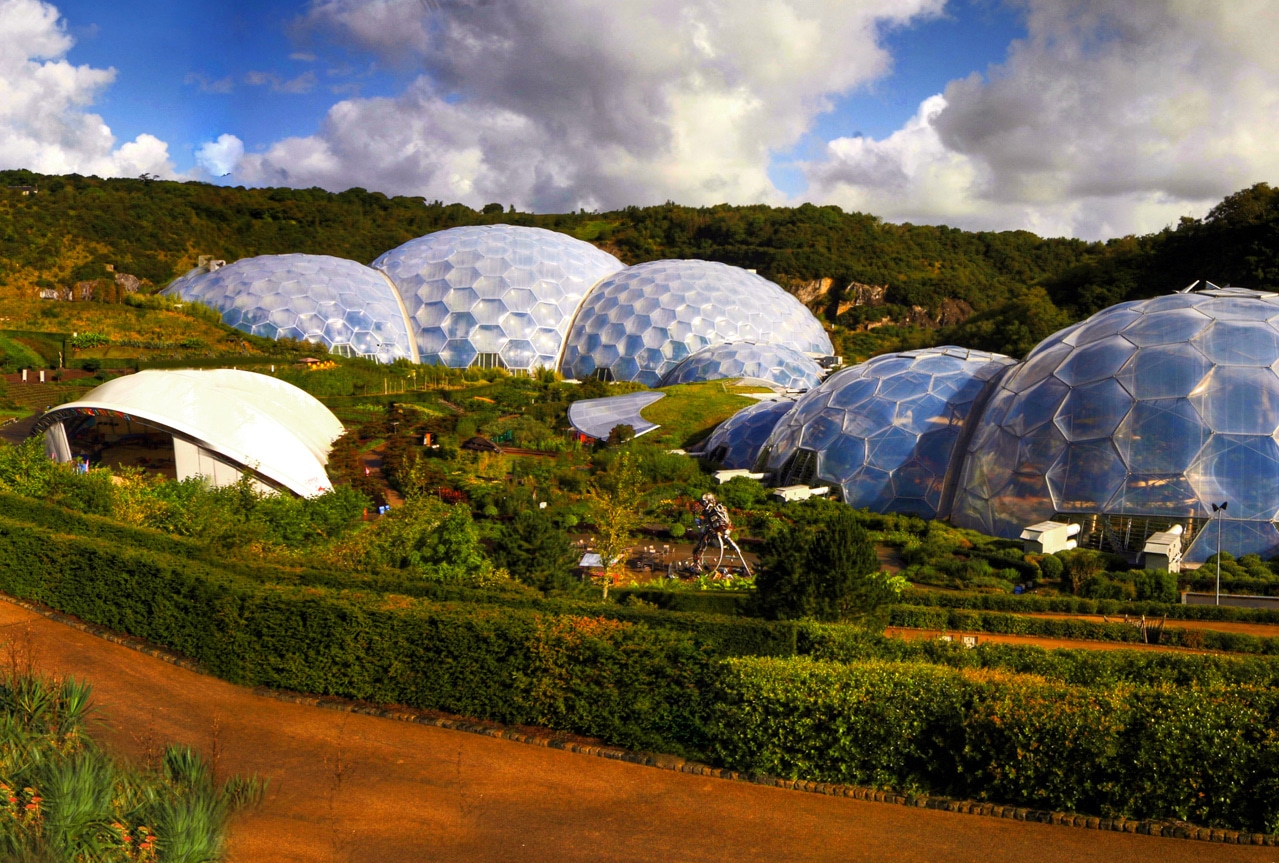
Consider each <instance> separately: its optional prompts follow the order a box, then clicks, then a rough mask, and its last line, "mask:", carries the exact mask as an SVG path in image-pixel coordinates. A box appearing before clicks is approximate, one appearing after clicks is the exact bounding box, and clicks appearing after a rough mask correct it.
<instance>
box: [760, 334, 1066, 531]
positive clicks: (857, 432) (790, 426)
mask: <svg viewBox="0 0 1279 863" xmlns="http://www.w3.org/2000/svg"><path fill="white" fill-rule="evenodd" d="M1012 362H1013V361H1012V360H1011V359H1009V358H1008V357H1003V356H1000V355H998V354H990V353H986V352H983V351H970V350H967V349H964V348H956V347H942V348H932V349H928V350H921V351H906V352H903V353H898V354H885V355H883V356H879V357H875V358H874V359H871V360H868V361H867V362H865V363H862V364H860V365H857V366H853V367H852V368H849V369H844V370H842V371H840V372H838V373H837V374H834V375H832V376H831V377H830V378H829V379H828V380H826V381H825V382H824V383H822V385H821V386H819V387H817V388H816V389H814V390H810V391H809V392H808V393H807V394H806V395H804V396H802V397H801V398H800V399H799V403H798V405H797V406H796V408H795V409H794V410H793V411H791V412H789V413H788V414H787V415H786V417H785V419H783V420H782V421H781V422H780V423H778V425H777V427H776V428H775V429H774V430H773V435H772V437H770V438H769V442H768V449H769V459H768V466H769V468H770V469H774V470H775V469H777V468H779V467H781V466H782V465H783V464H785V463H786V461H787V460H788V459H789V458H790V457H791V455H792V454H793V453H794V451H795V449H796V448H797V447H798V446H801V445H802V446H803V447H805V448H809V449H815V450H817V452H818V462H817V466H818V469H817V475H818V477H819V478H820V479H821V480H822V481H825V482H830V483H837V484H838V485H839V486H840V488H841V490H842V492H843V495H844V500H845V502H847V503H849V504H851V505H853V506H866V507H871V508H874V509H877V510H880V511H883V512H912V513H919V514H921V515H926V516H928V517H932V516H934V515H936V514H937V510H938V507H940V506H941V503H942V500H941V490H942V486H943V484H944V482H945V478H946V476H947V474H948V472H949V470H950V467H951V460H952V458H953V457H954V455H955V447H956V444H957V442H958V440H959V437H960V434H961V432H962V429H963V425H964V423H965V422H966V421H967V419H968V414H969V412H970V411H971V410H972V407H973V405H974V403H976V402H977V401H978V400H979V397H980V396H981V394H982V391H983V388H984V387H985V385H986V384H987V383H989V382H990V381H991V380H992V379H993V378H995V377H996V376H997V375H999V374H1000V373H1001V372H1002V371H1003V370H1004V369H1005V368H1007V367H1008V366H1010V365H1011V364H1012ZM942 378H944V379H947V380H948V381H949V383H948V385H947V386H945V387H941V388H940V389H941V390H943V391H949V392H951V393H953V394H954V395H953V396H952V397H950V398H947V397H946V396H943V395H939V394H938V393H937V392H935V390H936V389H938V387H936V386H935V384H936V382H937V380H938V379H942ZM952 379H961V380H962V381H967V382H971V383H968V384H965V383H956V381H954V380H952ZM1062 386H1064V385H1062ZM1009 440H1010V441H1011V443H1012V449H1011V452H1010V454H1009V457H1008V464H1009V465H1011V463H1012V458H1013V457H1014V456H1015V455H1016V438H1011V437H1010V438H1009ZM991 469H992V470H994V469H995V465H993V464H992V465H991ZM1006 479H1007V475H1006V474H1005V475H1004V477H1003V478H1002V479H1001V480H1000V481H1001V482H1002V481H1006Z"/></svg>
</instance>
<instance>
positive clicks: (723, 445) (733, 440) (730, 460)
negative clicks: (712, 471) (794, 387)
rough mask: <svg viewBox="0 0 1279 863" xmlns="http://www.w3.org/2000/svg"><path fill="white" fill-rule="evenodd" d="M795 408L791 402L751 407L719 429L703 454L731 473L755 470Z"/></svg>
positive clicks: (772, 401) (792, 401) (782, 400)
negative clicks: (772, 437)
mask: <svg viewBox="0 0 1279 863" xmlns="http://www.w3.org/2000/svg"><path fill="white" fill-rule="evenodd" d="M794 407H795V400H794V399H790V398H784V399H774V400H771V401H763V402H759V403H757V404H753V405H747V406H746V407H744V408H742V409H741V410H739V411H738V412H737V413H735V414H733V415H732V416H731V417H729V418H728V419H726V420H724V421H723V422H722V423H720V424H719V425H718V426H716V427H715V430H714V431H713V432H711V436H710V437H709V438H707V439H706V446H705V447H704V448H703V450H702V452H703V453H705V455H706V457H707V458H709V459H710V460H711V461H713V462H717V463H718V464H721V465H723V466H724V467H725V468H728V469H730V470H740V469H746V470H753V469H755V468H756V467H757V466H759V465H757V464H756V462H758V461H759V454H760V451H761V450H763V448H764V444H765V443H767V441H768V436H769V435H770V434H772V433H773V429H774V428H775V427H776V426H777V423H778V422H780V421H781V419H782V417H784V416H786V414H788V413H790V412H791V409H792V408H794Z"/></svg>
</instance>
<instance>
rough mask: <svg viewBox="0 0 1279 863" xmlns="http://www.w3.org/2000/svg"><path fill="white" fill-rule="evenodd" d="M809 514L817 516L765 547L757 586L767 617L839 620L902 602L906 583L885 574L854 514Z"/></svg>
mask: <svg viewBox="0 0 1279 863" xmlns="http://www.w3.org/2000/svg"><path fill="white" fill-rule="evenodd" d="M807 512H810V513H812V516H813V517H812V518H810V519H808V520H804V521H797V522H796V523H794V524H792V525H788V526H786V527H783V528H781V529H779V530H777V531H776V532H774V533H773V534H772V535H771V536H770V537H769V538H768V540H767V541H766V542H765V544H764V551H763V554H762V555H761V558H760V564H759V575H758V576H757V578H756V582H755V585H756V589H757V595H758V598H759V605H760V608H761V609H762V610H763V612H764V613H765V614H766V615H768V616H769V617H774V618H783V619H793V618H800V617H814V618H817V619H820V620H839V619H842V618H847V617H851V616H853V615H855V614H860V613H864V612H866V611H869V610H871V609H873V608H875V607H877V606H879V605H881V604H883V603H885V602H888V601H891V600H892V599H894V598H896V596H897V595H898V594H899V593H900V591H901V588H902V587H903V586H904V584H905V582H904V580H900V579H896V580H895V579H892V578H889V577H887V576H885V575H884V574H882V573H880V572H879V560H878V557H877V556H876V554H875V546H874V544H873V543H871V541H870V537H869V536H868V535H867V533H866V530H865V528H863V527H862V526H861V525H860V524H858V522H857V518H856V516H855V515H854V514H853V511H852V510H850V509H848V508H847V507H844V506H842V505H834V506H833V507H830V508H818V509H812V510H809V511H807Z"/></svg>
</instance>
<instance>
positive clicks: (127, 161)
mask: <svg viewBox="0 0 1279 863" xmlns="http://www.w3.org/2000/svg"><path fill="white" fill-rule="evenodd" d="M71 46H72V40H71V37H70V36H68V35H67V33H66V30H65V28H64V27H63V25H62V23H61V21H60V20H59V15H58V10H57V9H56V8H55V7H53V6H52V5H50V4H48V3H43V2H40V0H0V167H3V168H28V169H30V170H34V171H39V172H42V173H50V174H58V173H71V172H75V173H81V174H97V175H99V176H137V175H139V174H141V173H144V172H145V173H149V174H154V175H157V176H161V177H172V176H173V175H174V172H173V165H172V163H171V162H170V161H169V152H168V145H166V144H165V143H164V142H163V141H161V140H159V139H157V138H155V137H154V136H151V135H145V134H144V135H139V136H138V137H137V138H136V139H135V140H133V141H131V142H129V143H126V144H124V145H122V146H120V147H118V148H116V147H115V143H116V139H115V136H114V135H112V134H111V129H110V128H109V127H108V126H107V125H106V123H104V122H103V120H102V118H101V117H100V116H98V115H97V114H94V113H91V112H89V111H88V110H86V109H87V108H88V107H89V106H90V105H92V104H93V102H94V100H95V99H96V98H97V95H98V94H99V93H100V92H101V91H102V89H103V88H105V87H106V86H107V85H109V84H110V83H111V82H112V81H114V80H115V70H114V69H94V68H91V67H89V66H73V65H72V64H71V63H69V62H67V61H66V60H65V59H64V58H65V56H66V53H67V51H69V50H70V49H71Z"/></svg>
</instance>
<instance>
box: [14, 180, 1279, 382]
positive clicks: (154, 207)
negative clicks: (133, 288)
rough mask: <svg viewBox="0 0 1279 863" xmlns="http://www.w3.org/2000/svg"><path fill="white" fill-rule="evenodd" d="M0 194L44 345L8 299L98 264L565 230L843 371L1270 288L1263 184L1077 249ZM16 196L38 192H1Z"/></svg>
mask: <svg viewBox="0 0 1279 863" xmlns="http://www.w3.org/2000/svg"><path fill="white" fill-rule="evenodd" d="M0 179H2V180H3V181H4V182H3V185H4V186H5V187H6V188H5V189H4V190H3V191H0V316H4V317H8V318H10V322H9V323H8V324H7V325H6V326H5V327H3V329H18V328H33V329H35V328H38V329H53V328H54V327H43V326H40V327H37V326H35V324H36V323H38V322H35V321H33V320H32V318H33V312H32V308H31V306H29V305H28V306H24V305H21V304H19V303H16V302H15V301H16V300H20V299H28V300H30V299H34V297H35V296H36V295H37V293H38V291H39V290H40V289H41V288H53V287H61V288H66V287H69V286H71V285H73V284H75V283H76V282H79V281H85V280H92V279H108V278H109V270H108V265H111V266H114V268H115V271H116V272H117V273H129V274H132V275H135V276H137V277H139V278H140V279H142V280H143V290H144V291H146V290H148V289H154V288H155V287H158V286H160V285H163V284H166V283H167V282H168V281H169V280H170V279H172V278H173V277H174V276H176V275H179V274H181V273H183V272H185V271H186V270H187V269H188V268H190V267H191V266H194V265H195V263H196V260H197V258H198V256H200V255H211V256H213V257H217V258H223V259H226V260H228V261H230V260H235V259H238V258H242V257H248V256H253V255H262V254H281V253H288V252H304V253H311V254H328V255H337V256H341V257H346V258H351V259H354V260H357V261H362V262H369V261H372V260H373V259H374V258H375V257H377V256H378V255H379V254H381V253H382V252H384V251H387V250H388V249H391V248H394V247H395V246H397V245H399V244H401V243H403V242H405V241H407V240H409V239H412V238H414V237H418V236H421V235H423V234H427V233H430V232H433V231H438V230H442V229H445V228H450V227H456V226H460V225H473V224H492V223H497V222H503V223H509V224H516V225H528V226H536V227H542V228H547V229H550V230H555V231H561V232H564V233H567V234H570V235H572V236H575V237H578V238H579V239H583V240H586V241H589V242H592V243H594V244H595V245H597V246H599V247H601V248H603V249H606V250H608V251H610V252H612V253H614V254H616V255H617V256H618V257H619V258H621V259H622V260H623V261H624V262H626V263H627V264H635V263H640V262H642V261H647V260H655V259H659V258H704V259H711V260H718V261H723V262H725V263H729V264H735V265H737V266H742V267H747V268H751V269H755V270H757V271H758V272H759V273H760V274H762V275H764V276H766V277H768V278H770V279H773V280H775V281H777V282H778V283H780V284H782V285H783V286H784V287H786V288H788V289H789V290H792V291H794V292H795V293H797V294H798V295H800V296H801V298H802V299H804V301H805V302H807V303H808V304H809V306H810V307H812V308H813V309H814V310H815V311H817V312H818V313H819V314H822V315H823V316H824V317H825V318H826V319H827V320H828V321H829V322H830V323H832V324H837V325H839V327H840V329H838V330H837V331H836V332H835V342H836V346H837V349H838V350H840V351H841V352H842V353H843V354H844V355H845V356H847V357H848V358H850V359H860V358H864V357H866V356H869V355H871V354H874V353H877V352H880V351H884V350H894V349H903V348H912V347H922V346H927V345H930V344H937V343H940V342H943V341H952V342H957V343H960V344H967V345H970V346H973V347H981V348H987V349H991V350H1003V351H1005V352H1007V353H1011V354H1021V353H1024V352H1025V350H1027V349H1028V348H1029V347H1030V346H1032V345H1033V344H1034V343H1035V342H1037V341H1038V340H1039V339H1041V338H1043V337H1044V336H1046V335H1048V334H1049V333H1051V332H1052V331H1054V330H1055V329H1057V328H1059V327H1060V326H1062V325H1064V324H1065V323H1068V322H1069V321H1071V320H1074V319H1078V318H1080V317H1083V316H1086V315H1088V314H1091V313H1093V312H1095V311H1097V310H1098V309H1100V308H1103V307H1105V306H1107V305H1110V304H1113V303H1116V302H1122V301H1124V300H1130V299H1136V298H1141V297H1147V296H1153V295H1156V294H1159V293H1165V292H1167V291H1170V290H1175V289H1178V288H1181V287H1184V286H1185V285H1186V284H1188V283H1190V282H1191V281H1194V280H1195V279H1200V278H1202V279H1208V280H1211V281H1214V282H1216V283H1218V284H1227V283H1231V284H1238V285H1242V286H1244V287H1255V288H1266V289H1270V288H1279V191H1277V190H1275V189H1272V188H1271V187H1270V186H1268V185H1266V184H1264V183H1262V184H1258V185H1256V186H1253V187H1252V188H1249V189H1245V190H1243V191H1240V192H1238V193H1236V194H1234V195H1231V196H1230V197H1228V198H1226V199H1225V200H1224V201H1222V203H1221V204H1219V205H1218V206H1217V207H1215V208H1214V209H1213V210H1212V211H1211V212H1210V213H1209V214H1208V215H1207V216H1206V217H1205V218H1203V219H1190V218H1184V219H1182V220H1181V222H1180V223H1179V224H1177V225H1176V226H1170V227H1169V228H1167V229H1165V230H1163V231H1160V232H1157V233H1154V234H1150V235H1147V236H1143V237H1124V238H1119V239H1114V240H1109V241H1106V242H1084V241H1081V240H1074V239H1063V238H1056V239H1053V238H1042V237H1038V236H1036V235H1034V234H1031V233H1029V232H1026V231H1002V232H990V231H980V232H973V231H962V230H959V229H956V228H948V227H945V226H929V225H912V224H901V225H895V224H888V223H886V222H883V221H881V220H880V219H879V218H877V217H875V216H873V215H869V214H864V213H846V212H843V211H842V210H840V209H839V208H838V207H834V206H826V207H818V206H814V205H812V204H804V205H802V206H799V207H768V206H764V205H750V206H729V205H726V204H721V205H717V206H714V207H701V208H693V207H683V206H678V205H676V204H674V203H667V204H663V205H661V206H654V207H627V208H625V209H623V210H617V211H611V212H605V213H586V212H579V213H567V214H532V213H521V212H516V211H514V210H513V209H510V208H505V207H503V206H502V205H500V204H498V203H494V204H489V205H487V206H485V207H483V208H482V209H481V210H479V211H476V210H472V209H470V208H468V207H466V206H463V205H461V204H444V203H442V202H440V201H434V202H431V201H426V200H423V199H422V198H408V197H387V196H385V195H383V194H380V193H377V192H367V191H365V190H363V189H358V188H357V189H348V190H347V191H345V192H341V193H337V194H334V193H330V192H326V191H323V190H321V189H270V188H268V189H245V188H241V187H233V188H232V187H223V186H214V185H210V184H206V183H177V182H167V181H155V180H141V179H138V180H128V179H107V180H104V179H100V178H97V177H81V176H78V175H68V176H61V177H59V176H44V175H39V174H34V173H32V172H29V171H2V172H0ZM19 185H22V186H34V187H36V188H37V189H38V192H37V193H36V194H30V195H23V194H22V193H21V191H20V190H17V189H14V188H8V187H13V186H19ZM973 313H976V314H973ZM970 315H972V316H973V317H972V318H971V319H970V318H969V316H970ZM79 324H80V321H78V320H77V321H74V322H72V321H66V322H62V323H60V327H61V328H67V329H74V328H75V327H76V326H78V325H79ZM186 337H194V338H203V339H205V340H206V341H207V336H206V335H205V334H198V335H197V334H195V333H191V334H188V335H187V336H186ZM153 340H154V339H153ZM172 341H180V339H174V340H172Z"/></svg>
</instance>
